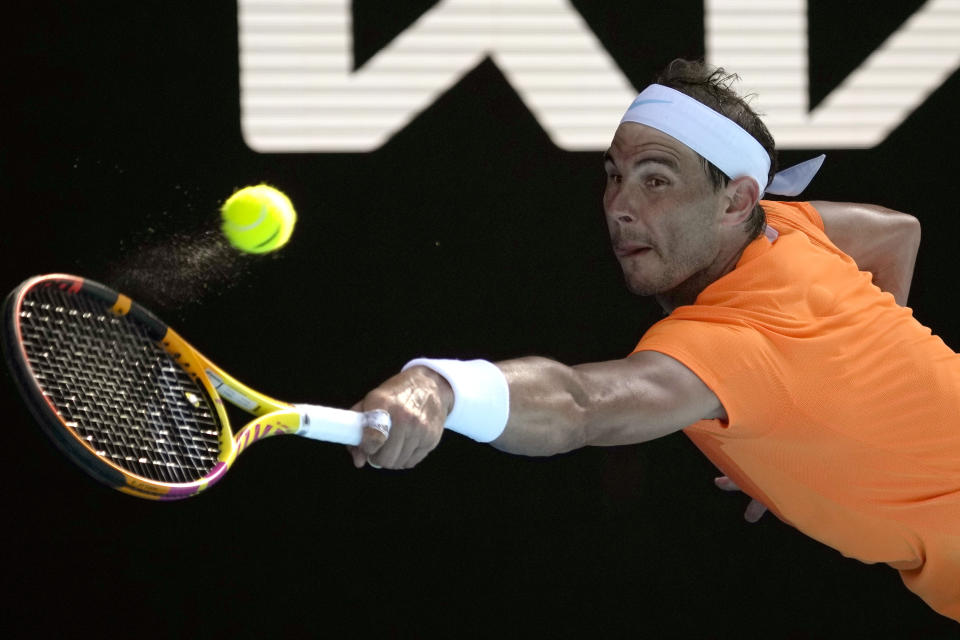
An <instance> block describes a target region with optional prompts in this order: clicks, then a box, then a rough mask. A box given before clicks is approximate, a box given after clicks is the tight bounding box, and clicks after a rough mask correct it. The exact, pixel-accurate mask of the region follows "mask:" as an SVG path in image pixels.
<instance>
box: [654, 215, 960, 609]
mask: <svg viewBox="0 0 960 640" xmlns="http://www.w3.org/2000/svg"><path fill="white" fill-rule="evenodd" d="M762 205H763V207H764V209H765V211H766V213H767V222H768V225H769V227H771V228H773V229H775V230H776V231H778V232H779V237H777V238H776V239H775V240H774V241H773V242H771V241H770V240H769V239H768V238H767V237H763V236H761V237H759V238H757V239H755V240H754V241H753V242H752V243H751V244H749V245H748V246H747V248H746V249H745V250H744V252H743V255H742V256H741V258H740V260H739V262H738V263H737V266H736V268H735V269H734V270H733V271H731V272H730V273H728V274H727V275H725V276H723V277H722V278H720V279H718V280H717V281H716V282H714V283H713V284H711V285H710V286H708V287H707V288H706V289H704V291H703V292H702V293H701V294H700V295H699V296H698V297H697V300H696V302H695V303H694V304H692V305H687V306H683V307H678V308H677V309H675V310H674V311H673V313H671V314H670V315H669V316H668V317H667V318H665V319H664V320H661V321H660V322H658V323H657V324H655V325H654V326H653V327H651V328H650V330H649V331H647V333H646V334H645V335H644V336H643V338H642V339H641V340H640V343H639V345H638V346H637V348H636V351H658V352H660V353H664V354H666V355H669V356H671V357H673V358H675V359H676V360H679V361H680V362H682V363H683V364H684V365H686V366H687V367H688V368H689V369H690V370H691V371H693V372H694V373H695V374H696V375H697V376H698V377H700V379H701V380H703V382H704V383H705V384H706V385H707V386H708V387H709V388H710V389H711V390H712V391H713V392H714V393H715V394H716V395H717V397H718V398H719V399H720V402H721V403H722V404H723V406H724V408H725V409H726V412H727V416H728V421H727V422H722V421H719V420H704V421H701V422H698V423H696V424H693V425H690V426H689V427H687V428H686V429H685V433H686V434H687V435H688V436H689V437H690V439H691V440H692V441H693V442H694V443H695V444H696V446H697V447H698V448H699V449H700V450H701V451H703V453H704V454H706V456H707V457H708V458H709V459H710V460H711V461H712V462H713V463H714V464H715V465H716V466H717V467H718V468H719V469H720V470H721V471H722V472H723V473H725V474H726V475H728V476H729V477H730V478H731V479H732V480H734V481H735V482H736V483H737V484H738V485H739V486H740V487H741V488H742V489H743V490H744V491H745V492H746V493H747V494H749V495H750V496H752V497H753V498H756V499H757V500H760V501H761V502H763V504H765V505H766V506H767V507H768V508H769V509H770V510H771V511H772V512H773V513H775V514H776V515H777V516H778V517H779V518H780V519H781V520H783V521H785V522H787V523H789V524H790V525H792V526H794V527H796V528H797V529H799V530H800V531H802V532H803V533H805V534H807V535H809V536H811V537H812V538H814V539H816V540H819V541H820V542H823V543H824V544H827V545H829V546H831V547H833V548H834V549H837V550H838V551H840V552H841V553H843V554H844V555H846V556H849V557H852V558H856V559H858V560H861V561H863V562H868V563H874V562H886V563H888V564H890V565H891V566H893V567H894V568H896V569H899V570H900V573H901V576H902V578H903V580H904V582H905V583H906V585H907V586H908V587H909V588H910V589H911V590H913V591H914V592H915V593H917V594H918V595H919V596H920V597H922V598H923V599H924V600H925V601H926V602H927V603H928V604H929V605H930V606H931V607H933V608H934V609H935V610H937V611H939V612H940V613H942V614H944V615H946V616H948V617H951V618H954V619H957V620H960V356H958V355H957V354H955V353H954V352H953V351H952V350H951V349H950V348H949V347H947V346H946V345H945V344H944V343H943V341H942V340H940V338H938V337H936V336H934V335H932V334H931V331H930V330H929V329H928V328H926V327H924V326H923V325H921V324H920V323H919V322H918V321H917V320H916V319H915V318H914V317H913V314H912V312H911V311H910V310H909V309H905V308H903V307H900V306H898V305H897V303H896V302H895V301H894V299H893V296H892V295H890V294H888V293H884V292H881V291H880V289H878V288H877V287H876V286H875V285H874V284H873V283H872V282H871V276H870V274H869V273H865V272H861V271H859V270H858V268H857V265H856V264H855V263H854V261H853V260H852V259H851V258H850V257H849V256H847V255H846V254H844V253H843V252H841V251H840V250H839V249H838V248H837V247H836V246H834V245H833V243H832V242H830V240H829V239H828V238H827V236H826V234H825V233H824V229H823V222H822V220H821V219H820V215H819V214H818V213H817V211H816V210H815V209H814V208H813V207H812V206H811V205H809V204H808V203H784V202H767V201H764V202H762Z"/></svg>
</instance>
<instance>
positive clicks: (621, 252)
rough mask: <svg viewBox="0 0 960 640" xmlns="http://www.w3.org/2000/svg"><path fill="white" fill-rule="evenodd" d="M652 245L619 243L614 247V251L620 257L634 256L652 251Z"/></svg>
mask: <svg viewBox="0 0 960 640" xmlns="http://www.w3.org/2000/svg"><path fill="white" fill-rule="evenodd" d="M650 249H651V247H648V246H646V245H633V244H630V245H618V246H616V247H615V248H614V253H616V254H617V257H618V258H629V257H632V256H638V255H641V254H644V253H646V252H648V251H650Z"/></svg>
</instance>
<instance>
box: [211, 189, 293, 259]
mask: <svg viewBox="0 0 960 640" xmlns="http://www.w3.org/2000/svg"><path fill="white" fill-rule="evenodd" d="M220 215H221V217H222V218H223V225H222V226H221V229H222V230H223V235H225V236H226V237H227V240H229V241H230V244H232V245H233V246H234V247H236V248H237V249H239V250H240V251H245V252H247V253H267V252H269V251H274V250H276V249H279V248H280V247H282V246H283V245H285V244H287V241H288V240H289V239H290V234H292V233H293V225H294V224H296V222H297V212H296V211H294V209H293V204H292V203H291V202H290V199H289V198H287V196H286V195H284V194H283V192H281V191H279V190H277V189H274V188H273V187H271V186H268V185H265V184H258V185H256V186H253V187H244V188H243V189H240V190H239V191H237V192H236V193H234V194H233V195H232V196H230V197H229V198H227V201H226V202H224V203H223V207H221V208H220Z"/></svg>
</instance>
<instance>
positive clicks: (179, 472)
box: [2, 274, 390, 500]
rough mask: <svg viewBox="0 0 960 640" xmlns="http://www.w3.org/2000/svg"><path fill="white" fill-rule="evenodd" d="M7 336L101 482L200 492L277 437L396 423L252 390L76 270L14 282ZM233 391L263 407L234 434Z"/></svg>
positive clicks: (169, 496) (332, 435)
mask: <svg viewBox="0 0 960 640" xmlns="http://www.w3.org/2000/svg"><path fill="white" fill-rule="evenodd" d="M2 343H3V352H4V355H5V359H6V361H7V364H8V365H9V366H10V369H11V371H12V372H13V377H14V380H15V381H16V383H17V386H18V387H19V390H20V392H21V394H22V395H23V397H24V399H25V400H26V402H27V404H28V406H29V407H30V409H31V411H32V413H33V414H34V416H35V417H36V418H37V420H38V421H39V422H40V424H41V425H42V426H43V427H44V428H45V430H46V432H47V433H48V434H49V435H50V436H51V438H52V439H53V441H54V442H55V443H56V444H57V445H58V446H59V447H60V448H61V449H62V450H63V451H64V452H65V453H66V454H67V455H68V456H70V457H71V458H72V459H73V460H74V461H75V462H77V463H78V464H79V465H80V466H81V467H83V468H84V469H85V470H86V471H87V472H88V473H89V474H90V475H92V476H93V477H94V478H96V479H97V480H99V481H101V482H103V483H105V484H107V485H109V486H111V487H113V488H115V489H118V490H120V491H123V492H124V493H128V494H131V495H134V496H138V497H141V498H152V499H155V500H177V499H180V498H186V497H188V496H192V495H195V494H197V493H199V492H201V491H203V490H204V489H206V488H208V487H210V486H211V485H213V484H214V483H216V482H217V481H218V480H220V479H221V478H222V477H223V476H224V475H225V474H226V472H227V470H228V469H229V468H230V466H231V465H232V464H233V462H234V460H236V458H237V456H238V455H239V454H240V453H241V452H242V451H243V450H244V449H246V447H248V446H249V445H250V444H252V443H254V442H256V441H257V440H260V439H262V438H265V437H267V436H273V435H278V434H296V435H300V436H306V437H308V438H314V439H317V440H324V441H327V442H338V443H343V444H354V445H355V444H359V443H360V439H361V437H362V434H363V429H364V428H367V427H369V428H374V429H377V430H379V431H380V432H381V433H387V432H388V431H389V428H390V416H389V415H387V413H386V412H385V411H370V412H367V413H358V412H355V411H345V410H342V409H333V408H328V407H320V406H315V405H304V404H298V405H294V404H289V403H286V402H281V401H279V400H274V399H273V398H269V397H267V396H265V395H263V394H261V393H259V392H257V391H254V390H253V389H250V388H249V387H246V386H245V385H243V384H241V383H240V382H238V381H237V380H235V379H234V378H233V377H231V376H230V375H229V374H227V373H226V372H224V371H223V370H222V369H220V368H219V367H217V366H216V365H215V364H213V363H212V362H210V360H208V359H207V358H206V357H204V356H203V355H202V354H201V353H199V352H198V351H197V350H196V349H194V348H193V347H191V346H190V345H189V344H188V343H187V342H186V340H184V339H183V338H181V337H180V336H179V335H178V334H177V333H176V332H175V331H173V329H170V328H168V327H167V326H166V325H165V324H164V323H163V322H161V321H160V320H158V319H157V318H156V317H155V316H154V315H153V314H151V313H150V312H149V311H147V310H146V309H144V308H143V307H141V306H140V305H138V304H137V303H135V302H133V301H131V300H130V298H128V297H126V296H124V295H122V294H119V293H117V292H116V291H113V290H111V289H109V288H107V287H105V286H103V285H101V284H98V283H96V282H93V281H91V280H85V279H83V278H78V277H76V276H70V275H65V274H51V275H43V276H37V277H34V278H31V279H29V280H27V281H26V282H24V283H23V284H21V285H20V286H19V287H17V288H16V289H15V290H14V291H13V292H11V293H10V295H9V296H7V299H6V301H5V302H4V306H3V331H2ZM223 400H227V401H229V402H230V403H232V404H234V405H236V406H237V407H239V408H241V409H243V410H245V411H247V412H249V413H251V414H253V415H255V416H257V417H256V418H254V419H253V420H252V421H251V422H249V423H248V424H247V425H245V426H244V427H243V428H242V429H240V430H239V431H236V432H235V431H234V430H233V429H232V428H231V426H230V423H229V421H228V419H227V413H226V409H225V407H224V404H223Z"/></svg>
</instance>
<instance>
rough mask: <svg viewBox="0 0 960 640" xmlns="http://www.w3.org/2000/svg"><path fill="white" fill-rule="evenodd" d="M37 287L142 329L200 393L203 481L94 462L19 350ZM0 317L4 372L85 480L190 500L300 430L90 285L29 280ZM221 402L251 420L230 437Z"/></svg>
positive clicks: (67, 278) (285, 414)
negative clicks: (210, 459)
mask: <svg viewBox="0 0 960 640" xmlns="http://www.w3.org/2000/svg"><path fill="white" fill-rule="evenodd" d="M39 286H52V287H58V288H60V289H61V290H64V291H66V292H68V293H72V294H76V293H81V292H82V293H84V294H88V295H91V296H93V297H95V298H98V299H99V300H101V301H102V302H104V303H105V304H106V305H107V306H108V307H109V310H110V312H112V313H114V314H116V315H119V316H125V315H129V316H130V317H131V318H133V319H134V320H136V321H138V322H139V323H140V324H142V325H143V326H144V327H145V328H146V329H147V332H148V334H149V336H150V338H151V339H153V340H155V341H156V342H157V343H158V344H159V345H160V346H161V347H162V348H163V349H164V350H165V351H166V352H167V353H168V354H169V355H170V356H171V359H172V360H173V361H174V362H175V363H177V364H178V365H179V366H180V367H181V368H182V369H183V370H184V371H185V372H186V373H187V374H188V375H189V376H190V377H191V378H192V379H193V380H194V381H196V383H197V384H198V385H199V386H200V387H201V389H202V390H203V391H204V392H205V393H206V395H207V398H206V400H207V401H208V402H209V405H210V408H211V409H212V410H213V411H214V412H215V413H216V415H217V419H218V422H219V427H220V433H219V435H218V441H219V445H220V447H219V453H218V456H217V462H216V464H215V465H214V467H213V468H212V469H211V470H210V471H209V472H208V473H207V474H206V475H204V476H203V477H202V478H200V479H198V480H194V481H192V482H183V483H172V482H162V481H158V480H153V479H150V478H145V477H143V476H140V475H138V474H135V473H133V472H131V471H129V470H127V469H124V468H123V467H121V466H119V465H117V464H116V463H114V462H113V461H111V460H109V459H107V458H104V457H101V456H99V455H97V453H96V451H95V449H94V448H93V446H91V445H90V443H89V442H87V441H86V440H85V439H84V438H83V437H82V436H81V435H80V434H79V433H77V431H76V430H75V429H73V428H72V427H71V426H69V425H68V424H67V422H66V420H65V419H63V417H62V416H61V415H60V413H59V411H57V409H56V407H55V406H54V405H53V404H52V402H51V401H50V400H49V399H48V397H47V396H46V394H45V393H44V392H43V390H42V389H41V387H40V385H39V384H38V383H37V381H36V378H35V376H34V375H33V368H32V366H31V365H30V361H29V358H28V357H27V353H26V350H25V349H24V346H23V340H22V333H21V330H20V321H19V316H20V314H19V311H20V310H21V309H22V303H23V299H24V298H25V297H26V295H27V293H28V292H29V291H31V290H33V289H34V288H36V287H39ZM2 313H3V321H2V324H3V329H2V330H3V332H4V335H3V339H2V340H0V342H2V344H3V351H4V354H5V357H6V358H7V360H8V363H9V364H10V365H11V366H9V367H8V369H9V370H10V371H11V372H12V374H13V379H14V382H15V383H16V385H17V386H18V388H19V390H20V391H21V395H22V396H23V397H24V399H25V400H26V404H27V406H28V408H29V409H30V412H31V413H32V414H33V416H34V418H35V419H36V420H37V421H38V422H39V423H40V425H41V426H42V427H43V428H44V430H45V431H46V433H47V434H48V435H49V436H50V437H51V439H52V440H53V442H54V443H55V444H56V445H57V447H58V448H59V449H60V450H61V451H62V452H63V453H65V454H66V455H67V456H68V457H70V458H71V459H72V460H74V461H75V462H76V463H78V464H79V465H80V466H81V467H82V468H83V469H84V470H85V471H86V472H87V473H88V474H89V475H91V476H92V477H93V478H95V479H96V480H98V481H100V482H102V483H103V484H106V485H108V486H110V487H112V488H114V489H116V490H118V491H121V492H123V493H126V494H128V495H132V496H136V497H138V498H147V499H152V500H178V499H181V498H186V497H189V496H192V495H196V494H198V493H200V492H202V491H204V490H205V489H207V488H209V487H210V486H212V485H214V484H215V483H216V482H217V481H219V480H220V479H221V478H222V477H223V476H224V475H225V474H226V472H227V471H228V470H229V469H230V467H231V466H232V465H233V463H234V461H235V460H236V458H237V456H238V455H239V454H240V453H241V452H242V451H243V450H244V449H246V448H247V447H248V446H249V445H251V444H253V443H254V442H256V441H258V440H261V439H263V438H265V437H268V436H273V435H280V434H293V433H297V431H299V430H300V429H301V426H302V424H303V412H302V411H301V410H299V409H297V408H295V407H294V405H292V404H289V403H286V402H281V401H279V400H276V399H274V398H271V397H270V396H267V395H265V394H262V393H260V392H258V391H255V390H254V389H251V388H250V387H248V386H246V385H245V384H243V383H241V382H239V381H238V380H237V379H236V378H234V377H233V376H231V375H230V374H228V373H227V372H225V371H224V370H223V369H221V368H220V367H218V366H217V365H215V364H214V363H213V362H211V361H210V360H209V359H208V358H207V357H206V356H204V355H203V354H201V353H200V352H199V351H197V350H196V349H195V348H194V347H193V346H191V345H190V344H189V343H188V342H187V341H186V340H185V339H184V338H183V337H182V336H180V335H179V334H178V333H177V332H176V331H174V330H173V329H171V328H170V327H168V326H167V325H166V324H165V323H163V322H162V321H161V320H159V319H158V318H157V317H156V316H154V315H153V314H152V313H150V311H148V310H147V309H145V308H144V307H142V306H140V305H139V304H137V303H136V302H133V301H132V300H131V299H130V298H128V297H127V296H125V295H123V294H121V293H118V292H116V291H114V290H112V289H110V288H108V287H106V286H104V285H102V284H100V283H97V282H94V281H92V280H88V279H84V278H80V277H78V276H72V275H69V274H63V273H54V274H47V275H42V276H35V277H33V278H30V279H28V280H26V281H25V282H23V283H22V284H21V285H20V286H19V287H17V288H16V289H15V290H14V291H12V292H11V293H10V294H9V295H8V296H7V297H6V299H5V300H4V304H3V311H2ZM211 375H212V376H213V378H214V379H213V380H211ZM224 399H226V400H227V401H229V402H231V404H234V405H236V406H237V407H238V408H240V409H242V410H244V411H247V412H248V413H252V414H253V415H255V416H256V417H255V418H254V419H253V420H251V421H250V422H249V423H247V424H246V425H245V426H244V427H243V428H241V429H240V430H239V431H238V432H236V433H234V431H233V429H232V427H231V425H230V420H229V417H228V416H227V412H226V407H225V406H224V403H223V400H224Z"/></svg>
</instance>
